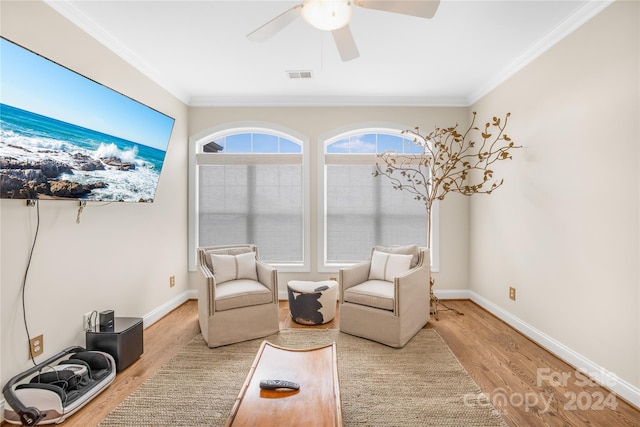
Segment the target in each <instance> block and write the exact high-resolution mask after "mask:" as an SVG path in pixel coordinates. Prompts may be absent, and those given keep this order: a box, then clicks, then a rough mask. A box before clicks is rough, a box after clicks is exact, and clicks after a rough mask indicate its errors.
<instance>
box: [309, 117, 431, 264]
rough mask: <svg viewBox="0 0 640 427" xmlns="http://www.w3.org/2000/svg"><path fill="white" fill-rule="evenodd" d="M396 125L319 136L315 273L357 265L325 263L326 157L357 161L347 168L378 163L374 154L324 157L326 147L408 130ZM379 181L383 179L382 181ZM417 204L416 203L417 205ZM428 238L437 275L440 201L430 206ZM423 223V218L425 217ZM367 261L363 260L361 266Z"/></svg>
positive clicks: (374, 125) (363, 126) (361, 127)
mask: <svg viewBox="0 0 640 427" xmlns="http://www.w3.org/2000/svg"><path fill="white" fill-rule="evenodd" d="M409 128H410V127H405V126H401V125H397V124H380V123H367V124H360V125H353V126H349V127H348V128H343V129H341V130H338V131H335V132H332V133H329V134H325V135H322V136H320V137H319V138H318V143H317V144H316V145H317V152H316V156H317V169H318V172H317V179H318V182H317V194H318V197H317V198H318V210H317V215H318V227H317V229H318V234H317V239H318V251H317V271H318V272H319V273H336V272H338V271H339V270H340V268H342V267H346V266H350V265H354V264H357V262H344V263H328V262H327V224H326V214H327V210H326V200H325V198H326V194H327V193H326V190H327V182H326V169H325V166H326V162H325V160H326V155H327V154H329V155H330V156H354V158H355V159H358V160H357V161H356V162H354V163H348V164H371V165H375V162H376V159H377V153H327V152H326V149H327V146H328V145H330V144H332V143H334V142H337V141H339V140H341V139H345V138H349V137H351V136H355V135H362V134H372V133H377V134H381V133H382V134H390V135H396V136H400V137H403V136H402V134H401V132H402V130H404V129H409ZM379 179H384V178H383V177H381V178H379ZM416 203H417V202H416ZM430 215H431V236H429V239H430V245H431V246H430V247H431V250H430V256H431V271H432V272H434V273H436V272H438V271H439V269H440V257H439V252H440V250H439V249H440V208H439V201H437V200H436V201H434V203H433V205H432V206H431V212H430ZM425 221H426V216H425ZM363 261H366V260H362V261H360V262H363Z"/></svg>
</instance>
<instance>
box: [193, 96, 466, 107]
mask: <svg viewBox="0 0 640 427" xmlns="http://www.w3.org/2000/svg"><path fill="white" fill-rule="evenodd" d="M189 106H191V107H364V106H369V107H375V106H389V107H465V106H467V100H466V98H465V97H428V96H424V97H407V96H195V97H192V98H190V99H189Z"/></svg>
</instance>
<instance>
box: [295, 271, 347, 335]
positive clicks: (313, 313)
mask: <svg viewBox="0 0 640 427" xmlns="http://www.w3.org/2000/svg"><path fill="white" fill-rule="evenodd" d="M287 292H288V294H289V310H291V318H292V319H293V321H294V322H296V323H300V324H301V325H322V324H323V323H328V322H331V321H332V320H333V318H334V317H335V315H336V303H337V301H338V282H336V281H335V280H325V281H322V282H309V281H302V280H291V281H290V282H289V283H287Z"/></svg>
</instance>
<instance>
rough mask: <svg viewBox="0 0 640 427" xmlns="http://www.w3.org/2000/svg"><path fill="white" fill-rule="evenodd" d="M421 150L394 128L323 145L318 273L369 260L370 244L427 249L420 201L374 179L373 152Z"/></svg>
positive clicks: (343, 137) (338, 138)
mask: <svg viewBox="0 0 640 427" xmlns="http://www.w3.org/2000/svg"><path fill="white" fill-rule="evenodd" d="M422 150H423V148H421V147H419V146H417V145H415V144H413V143H412V142H411V141H410V140H409V139H406V138H403V136H402V134H401V132H400V131H399V130H395V129H383V128H368V129H358V130H355V131H351V132H347V133H342V134H340V135H337V136H334V137H331V138H328V139H326V140H325V141H324V153H323V166H324V189H323V190H324V197H323V201H322V202H323V206H322V208H321V211H322V214H323V219H322V228H323V233H322V234H323V236H322V240H323V242H324V243H323V246H324V251H323V252H324V254H323V257H322V259H320V260H319V261H320V262H319V265H320V268H321V269H323V270H325V271H331V270H334V269H335V268H336V266H339V265H341V264H345V263H353V262H358V261H362V260H365V259H368V257H369V256H370V250H371V247H372V246H374V245H408V244H417V245H419V246H427V239H428V236H427V217H426V208H425V206H424V203H421V202H418V201H416V200H415V199H414V196H413V195H412V194H410V193H408V192H405V191H399V190H395V189H393V187H392V186H391V183H390V181H389V180H388V179H386V178H384V177H382V176H379V177H374V172H375V170H376V166H375V165H376V161H377V156H376V154H377V153H382V152H385V151H395V152H396V153H420V152H421V151H422ZM434 228H435V227H434Z"/></svg>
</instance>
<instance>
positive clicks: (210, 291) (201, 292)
mask: <svg viewBox="0 0 640 427" xmlns="http://www.w3.org/2000/svg"><path fill="white" fill-rule="evenodd" d="M200 272H201V273H202V275H203V276H204V279H205V280H204V283H203V284H202V285H201V286H199V287H198V300H200V299H202V300H203V301H206V306H207V309H208V312H209V315H210V316H211V315H213V314H214V313H215V311H216V278H215V277H214V276H213V273H212V272H211V270H209V267H207V266H206V264H200Z"/></svg>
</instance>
